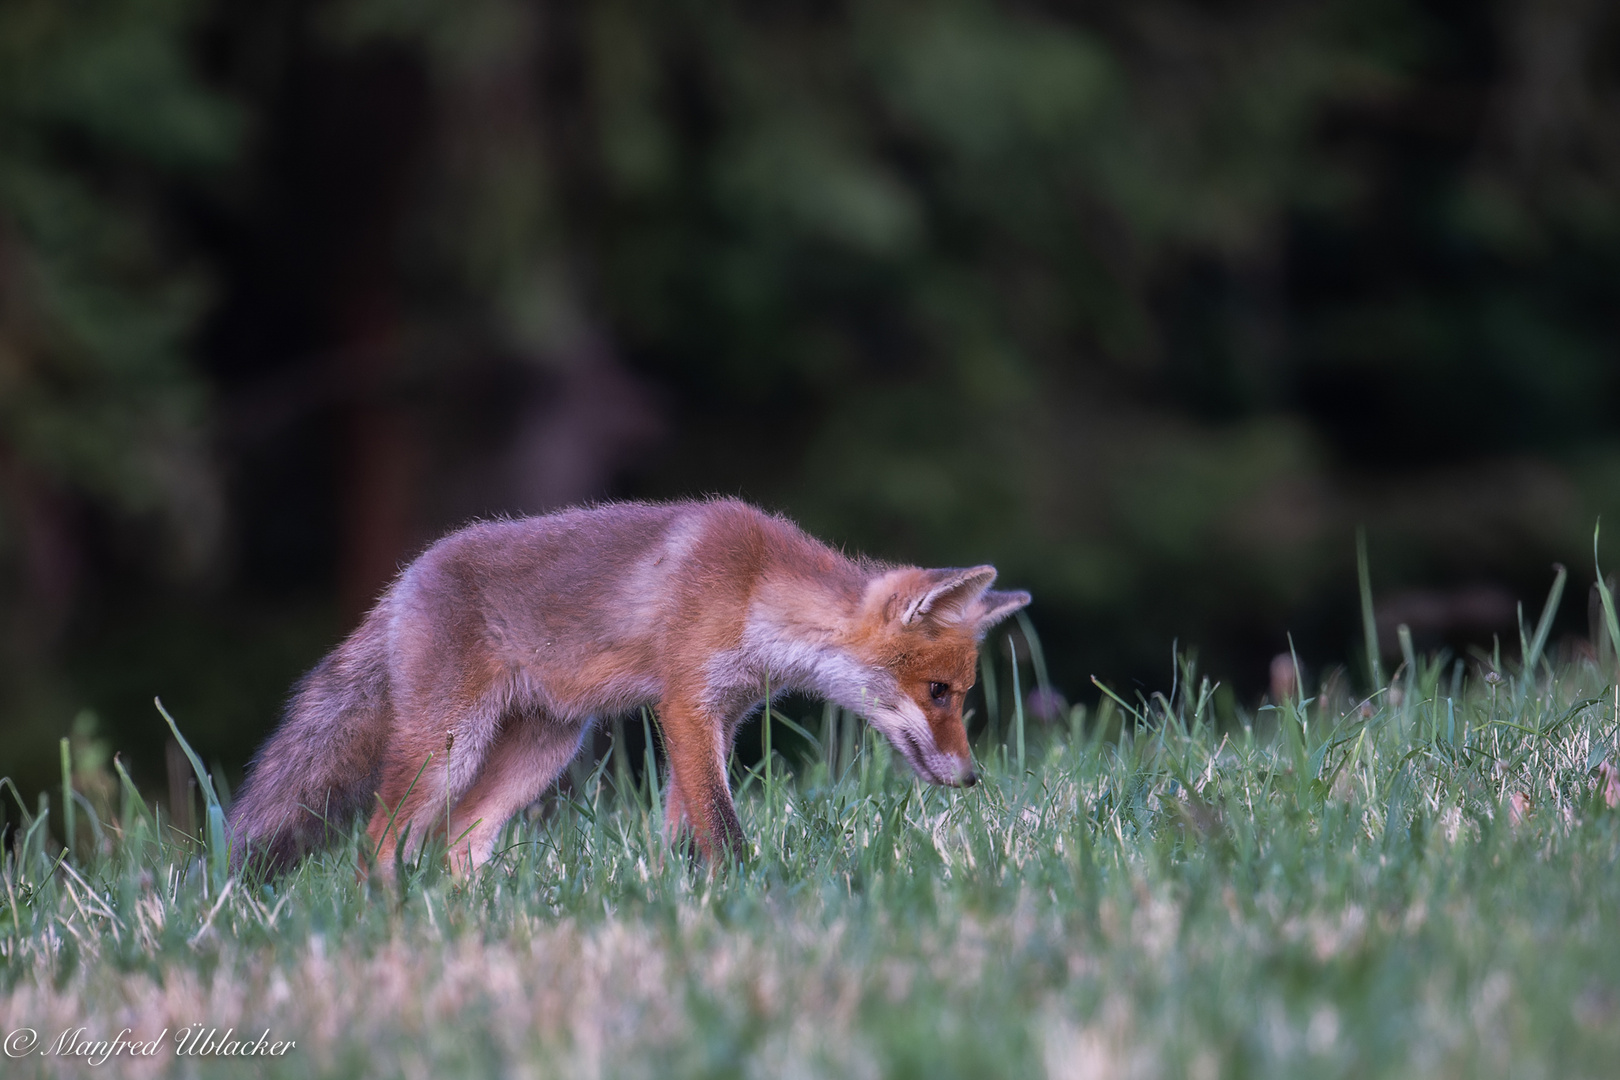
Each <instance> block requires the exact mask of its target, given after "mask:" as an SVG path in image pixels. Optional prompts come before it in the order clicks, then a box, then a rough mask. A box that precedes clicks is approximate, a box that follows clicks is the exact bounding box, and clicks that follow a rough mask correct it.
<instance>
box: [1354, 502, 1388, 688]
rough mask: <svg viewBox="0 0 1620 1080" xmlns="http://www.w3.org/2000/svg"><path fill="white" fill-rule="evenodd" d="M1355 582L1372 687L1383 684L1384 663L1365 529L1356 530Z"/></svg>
mask: <svg viewBox="0 0 1620 1080" xmlns="http://www.w3.org/2000/svg"><path fill="white" fill-rule="evenodd" d="M1356 583H1357V585H1358V586H1359V587H1360V590H1361V632H1362V635H1363V637H1364V639H1365V645H1366V649H1367V674H1368V675H1369V676H1370V677H1371V678H1372V684H1373V689H1374V690H1376V689H1378V688H1379V687H1381V686H1383V685H1384V665H1383V663H1382V661H1381V660H1380V659H1379V653H1378V622H1377V620H1376V619H1375V618H1374V616H1373V598H1372V573H1371V571H1370V570H1369V569H1368V566H1367V530H1366V529H1364V528H1359V529H1357V530H1356Z"/></svg>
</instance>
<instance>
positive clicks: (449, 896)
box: [0, 634, 1620, 1078]
mask: <svg viewBox="0 0 1620 1080" xmlns="http://www.w3.org/2000/svg"><path fill="white" fill-rule="evenodd" d="M1542 640H1545V635H1544V634H1543V635H1541V636H1540V637H1539V638H1538V643H1533V644H1534V649H1533V652H1532V653H1531V655H1532V656H1533V657H1534V656H1535V655H1536V654H1539V653H1540V652H1541V651H1542V650H1541V646H1540V644H1539V641H1542ZM1413 659H1414V662H1412V663H1409V664H1407V665H1403V667H1402V669H1401V670H1400V671H1399V672H1397V673H1396V674H1395V675H1394V676H1393V677H1391V679H1390V680H1389V681H1388V685H1386V686H1385V687H1384V688H1383V689H1382V690H1380V691H1379V692H1378V693H1376V694H1374V695H1373V696H1372V697H1371V698H1370V699H1367V700H1365V701H1361V700H1357V699H1355V698H1353V697H1351V696H1349V695H1347V694H1346V693H1344V692H1343V691H1342V690H1335V689H1334V686H1335V685H1340V686H1342V681H1341V680H1330V683H1329V685H1328V687H1327V688H1326V689H1325V690H1324V692H1323V693H1321V694H1318V695H1317V696H1316V697H1314V698H1309V699H1301V700H1293V701H1288V702H1284V703H1283V704H1282V705H1281V706H1280V707H1278V708H1275V709H1269V708H1268V709H1263V710H1261V711H1260V712H1258V713H1255V714H1253V715H1252V716H1250V715H1240V716H1239V717H1238V718H1237V720H1236V722H1235V723H1229V724H1226V725H1224V729H1222V726H1221V725H1216V724H1215V723H1214V722H1213V719H1212V717H1211V708H1210V701H1211V695H1210V692H1209V689H1210V688H1209V684H1208V683H1207V682H1206V681H1203V680H1200V679H1198V678H1196V676H1195V675H1194V673H1193V672H1192V671H1190V670H1188V669H1187V668H1186V667H1183V669H1182V671H1181V672H1179V673H1178V675H1177V678H1176V680H1175V684H1174V685H1173V686H1172V687H1171V688H1170V689H1168V690H1167V691H1166V693H1165V694H1163V695H1158V694H1155V695H1153V696H1152V697H1150V698H1148V699H1145V700H1138V701H1137V702H1135V703H1133V704H1129V705H1127V704H1126V703H1125V702H1119V703H1118V704H1116V702H1115V701H1114V700H1113V699H1111V698H1104V699H1103V706H1102V708H1100V709H1097V710H1094V711H1093V712H1092V713H1090V714H1089V715H1088V714H1086V713H1084V712H1082V711H1079V710H1077V711H1075V712H1074V713H1073V714H1072V715H1071V716H1070V717H1069V719H1068V720H1067V721H1060V722H1058V723H1057V724H1054V725H1036V724H1034V723H1033V721H1026V719H1025V718H1023V717H1022V716H1021V714H1019V715H1012V716H1007V717H1005V718H1003V719H1004V721H1005V727H1006V730H1007V734H1006V736H1005V738H1003V739H999V740H995V741H994V743H993V745H992V744H991V743H990V742H986V744H985V745H983V746H981V758H982V764H983V766H984V775H985V782H983V783H981V784H980V785H979V786H978V787H976V788H973V789H970V790H966V791H945V790H940V789H933V788H926V787H923V786H921V785H919V784H918V783H916V782H914V781H913V780H911V779H910V778H908V777H907V776H905V775H903V770H902V769H901V768H900V767H899V765H898V763H897V762H896V763H894V764H893V765H891V762H890V758H889V755H888V752H887V749H886V747H884V746H883V745H882V744H881V743H879V742H878V741H877V740H876V739H875V738H874V737H873V736H872V735H871V734H869V733H867V732H866V731H865V730H864V729H861V728H859V727H857V726H856V725H855V724H854V723H853V721H852V719H851V718H849V717H842V716H838V715H836V714H831V713H829V714H827V715H825V716H823V717H821V718H813V719H812V720H810V721H807V722H805V723H803V724H801V725H800V726H802V727H805V728H807V729H808V730H806V731H805V732H803V733H802V734H798V733H795V734H792V735H791V736H790V735H789V725H790V722H789V721H786V720H784V719H782V718H780V717H778V718H776V719H775V720H774V721H773V725H772V730H773V732H774V733H775V735H776V738H777V740H778V743H777V745H778V746H782V745H787V743H786V742H785V740H791V751H792V752H791V753H790V754H788V755H783V754H781V753H776V754H774V755H773V756H772V757H769V758H767V761H769V762H770V763H771V767H770V769H769V770H768V772H767V770H764V769H759V770H755V771H752V772H750V773H748V774H746V775H744V776H742V777H740V778H739V784H738V786H739V799H738V802H739V807H740V810H741V813H742V817H743V821H744V824H745V826H746V827H747V829H748V830H749V835H750V837H751V838H752V840H753V842H754V845H755V850H754V853H753V855H752V857H751V859H749V860H748V861H747V862H746V863H745V864H742V865H740V866H737V867H734V868H732V869H731V870H730V871H727V872H723V873H720V874H718V875H714V876H710V875H707V874H705V873H704V872H702V871H701V870H699V869H696V868H694V867H693V866H692V865H691V863H690V862H689V860H687V859H686V858H685V857H683V856H682V855H681V854H680V853H678V852H676V851H672V850H671V849H670V848H668V847H667V846H666V845H665V844H664V843H663V842H662V840H661V839H660V829H661V821H660V819H659V813H658V809H657V800H656V799H655V798H653V795H654V794H655V787H656V784H657V782H658V777H657V776H656V768H654V769H653V770H651V771H648V770H638V771H637V772H636V773H632V772H630V771H628V770H626V769H624V768H622V765H623V764H624V763H623V762H614V761H613V760H612V759H611V757H610V758H609V759H608V760H607V761H606V762H604V763H603V765H602V766H601V767H600V768H597V769H596V770H595V771H594V772H592V773H584V772H581V773H580V774H578V775H577V776H576V779H575V782H574V783H573V784H572V785H571V786H570V794H569V796H568V797H567V798H554V799H553V800H552V801H551V802H550V803H549V804H548V805H547V806H546V807H545V808H543V812H540V811H537V812H533V813H531V816H530V818H529V819H528V820H526V821H521V822H518V823H516V824H514V825H513V826H512V827H511V830H510V834H509V843H510V846H509V847H508V848H507V849H506V851H505V854H504V855H503V856H502V857H501V858H500V859H499V860H498V863H497V864H496V865H495V866H494V867H493V868H492V869H490V870H488V871H487V872H484V873H481V874H479V875H478V876H476V877H475V878H474V879H472V880H470V881H458V880H455V879H452V878H450V877H448V876H447V875H445V874H443V873H441V872H440V871H439V869H438V867H439V866H440V865H441V864H442V858H441V859H435V858H433V857H431V855H430V856H429V857H425V858H424V859H423V860H422V861H421V862H420V863H419V864H418V865H416V866H414V867H407V868H406V873H405V874H404V875H403V877H402V878H401V879H400V882H399V884H398V885H392V886H390V885H383V884H381V883H379V882H376V881H373V880H369V879H363V878H362V877H361V876H360V875H357V873H356V868H357V866H358V865H359V864H360V863H361V862H362V861H363V860H362V857H361V852H360V847H359V844H360V841H358V840H356V839H352V838H351V839H350V840H349V841H348V842H347V843H343V844H339V845H337V846H336V847H335V848H334V849H333V850H332V851H330V852H328V853H327V854H325V855H324V856H321V857H319V858H316V859H313V860H310V861H308V862H306V863H305V864H304V865H303V867H302V869H301V870H299V871H298V872H297V873H296V874H295V875H294V876H292V877H290V878H287V879H285V880H283V881H281V882H279V883H278V884H277V885H276V886H275V888H274V889H271V888H267V887H258V886H254V885H251V884H248V883H244V882H243V881H240V880H235V881H233V880H230V879H228V878H226V877H225V876H224V875H223V873H222V868H221V867H219V866H218V864H217V863H215V864H212V865H210V864H209V862H208V861H207V860H206V858H205V859H203V860H201V861H199V860H197V859H193V858H188V856H189V855H190V854H192V853H193V852H195V851H197V850H199V848H197V847H188V846H187V845H185V844H183V843H179V842H169V841H166V840H162V839H160V836H159V831H158V830H159V828H160V826H159V825H156V824H154V822H153V821H152V818H151V812H150V811H149V810H147V809H146V808H145V807H144V806H143V805H142V804H140V803H139V802H138V801H137V799H136V798H135V797H134V795H133V791H132V790H131V789H128V788H125V789H124V791H123V796H122V800H121V801H122V804H123V805H122V809H121V812H120V813H118V814H117V815H116V816H114V815H110V814H109V815H108V817H109V820H106V821H101V820H97V821H95V822H94V823H89V824H87V821H88V807H89V806H90V805H91V804H90V802H89V801H85V802H84V803H83V804H81V805H79V806H78V807H77V809H76V814H77V816H78V818H79V820H78V823H77V826H76V828H77V830H78V832H79V834H80V835H81V836H83V837H84V838H85V842H84V843H83V844H82V845H81V850H80V851H79V852H78V853H77V855H76V856H75V857H73V858H70V859H59V858H58V857H57V856H58V854H59V848H58V850H57V851H53V850H52V847H53V845H52V844H51V843H50V842H48V841H47V840H46V835H47V833H46V828H45V820H44V818H43V817H41V816H40V815H39V810H40V809H41V808H40V807H36V808H34V810H33V814H34V816H33V817H32V818H31V819H29V821H28V822H27V823H26V824H25V827H24V828H23V829H22V830H19V831H18V835H17V842H16V843H15V844H14V849H13V850H12V851H11V852H9V853H8V854H7V856H6V862H5V884H4V889H3V895H0V956H3V967H0V971H3V980H4V982H3V985H0V1035H4V1036H5V1037H6V1038H7V1042H6V1046H5V1049H6V1051H7V1053H8V1054H11V1055H14V1057H15V1060H7V1061H6V1062H5V1068H4V1070H3V1072H4V1074H5V1075H6V1076H8V1077H9V1076H19V1077H23V1076H31V1075H46V1076H57V1075H83V1074H86V1073H88V1072H91V1071H99V1072H101V1073H113V1074H119V1075H123V1074H129V1075H182V1076H185V1075H216V1074H219V1073H222V1072H223V1073H235V1072H240V1073H243V1074H247V1073H252V1074H254V1075H260V1074H264V1075H292V1076H306V1075H328V1076H348V1075H359V1074H379V1075H403V1076H411V1077H415V1076H421V1077H429V1076H443V1075H460V1074H470V1075H510V1076H535V1077H547V1076H615V1077H617V1076H633V1077H634V1076H646V1077H660V1078H662V1077H683V1076H694V1077H696V1076H704V1077H708V1076H758V1077H778V1076H855V1077H879V1076H896V1077H919V1078H922V1077H928V1078H938V1077H956V1076H960V1077H986V1076H1040V1075H1049V1076H1054V1077H1127V1076H1129V1077H1150V1076H1166V1077H1170V1076H1188V1077H1197V1078H1214V1077H1239V1076H1244V1077H1246V1076H1311V1077H1332V1076H1356V1077H1362V1076H1424V1077H1431V1076H1456V1077H1476V1076H1525V1077H1534V1076H1547V1077H1575V1076H1612V1075H1615V1074H1616V1073H1617V1072H1620V865H1617V857H1620V810H1617V809H1616V808H1615V805H1614V804H1615V802H1616V801H1617V800H1620V774H1617V773H1616V772H1615V771H1614V769H1613V763H1614V762H1616V760H1617V758H1616V754H1615V750H1616V739H1617V728H1616V707H1617V704H1620V696H1617V691H1616V690H1615V689H1614V686H1613V679H1612V678H1611V675H1610V672H1612V663H1611V662H1610V661H1609V660H1608V658H1607V654H1605V656H1604V657H1603V658H1601V659H1600V660H1599V661H1595V662H1594V661H1584V662H1575V663H1562V664H1560V665H1558V666H1557V668H1556V669H1555V668H1554V667H1553V666H1552V665H1549V664H1548V663H1546V662H1545V661H1538V662H1536V663H1533V664H1532V666H1531V670H1530V671H1529V672H1528V673H1520V672H1515V671H1513V670H1511V667H1510V668H1509V669H1503V668H1502V665H1501V664H1500V662H1499V661H1497V662H1495V663H1482V662H1477V661H1471V662H1470V663H1469V664H1467V665H1464V664H1461V663H1453V662H1448V661H1446V660H1444V659H1439V658H1437V659H1435V660H1433V661H1425V660H1422V659H1421V658H1413ZM1600 663H1601V664H1603V665H1604V666H1603V667H1602V668H1600V667H1599V666H1598V665H1599V664H1600ZM1005 680H1006V673H1005V671H1004V672H1003V681H1004V682H1005ZM182 719H183V718H182ZM801 751H802V752H801ZM638 776H639V779H638V778H637V777H638ZM10 795H11V793H10V792H8V793H7V796H8V798H9V797H10ZM113 801H115V802H116V801H118V800H116V799H115V800H113ZM19 802H20V800H15V801H12V804H11V805H10V807H9V808H8V809H9V810H10V812H11V814H12V820H13V822H15V821H16V820H17V813H18V803H19ZM75 802H78V800H75ZM59 804H60V800H58V805H59ZM57 812H59V811H57ZM50 828H52V829H58V830H59V826H57V825H52V826H50ZM200 831H202V832H203V833H205V834H206V832H207V829H206V827H205V828H204V829H202V830H200ZM171 836H172V834H171ZM441 854H442V853H441ZM228 1029H229V1031H230V1034H227V1031H228ZM30 1032H32V1033H35V1034H33V1035H31V1034H30ZM265 1032H268V1037H267V1038H266V1040H265V1041H264V1042H263V1043H259V1041H258V1040H260V1038H261V1035H262V1034H263V1033H265ZM177 1036H180V1037H181V1038H182V1039H184V1041H182V1042H180V1043H178V1044H177V1042H176V1039H177ZM120 1037H122V1038H123V1039H125V1040H130V1041H134V1042H136V1043H137V1047H138V1048H139V1049H142V1050H147V1049H151V1050H156V1053H155V1055H154V1056H150V1057H148V1056H138V1055H136V1054H135V1052H134V1050H132V1049H131V1048H130V1047H128V1046H123V1047H119V1048H118V1050H117V1053H116V1055H112V1056H109V1055H110V1054H111V1051H110V1050H109V1049H108V1048H107V1047H96V1046H94V1045H92V1044H94V1043H96V1042H98V1041H100V1042H108V1041H114V1040H117V1039H118V1038H120ZM36 1038H37V1041H33V1040H35V1039H36ZM289 1041H291V1042H293V1043H295V1044H296V1045H293V1046H287V1045H285V1044H286V1043H287V1042H289ZM211 1042H212V1043H213V1044H214V1045H215V1046H216V1047H219V1046H223V1048H224V1049H226V1050H241V1049H243V1048H244V1045H246V1044H251V1045H253V1046H254V1047H255V1048H256V1050H257V1051H258V1053H259V1054H260V1055H261V1056H257V1057H254V1058H252V1059H251V1060H248V1059H243V1058H239V1057H230V1056H224V1055H221V1054H219V1053H217V1052H216V1053H214V1054H212V1055H210V1054H208V1053H207V1052H206V1051H207V1050H208V1049H209V1047H210V1043H211ZM233 1043H234V1044H235V1045H233ZM276 1043H280V1044H281V1047H280V1053H279V1055H272V1053H271V1052H272V1051H273V1050H275V1049H276V1047H275V1045H274V1044H276ZM140 1044H146V1045H144V1046H141V1045H140ZM16 1055H20V1056H16ZM100 1058H106V1060H105V1061H103V1062H102V1063H101V1064H99V1065H97V1064H95V1062H96V1061H97V1060H98V1059H100Z"/></svg>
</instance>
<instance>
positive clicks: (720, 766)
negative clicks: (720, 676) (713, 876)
mask: <svg viewBox="0 0 1620 1080" xmlns="http://www.w3.org/2000/svg"><path fill="white" fill-rule="evenodd" d="M658 719H659V723H660V725H661V726H662V727H663V730H664V749H665V752H666V754H667V755H668V757H669V770H670V785H669V801H668V803H667V804H666V807H665V826H666V828H667V829H668V830H669V833H670V835H671V836H672V837H673V836H674V835H676V834H678V833H679V831H680V829H681V822H682V819H684V820H685V821H686V823H687V824H689V825H690V826H691V829H692V837H693V839H695V840H696V841H697V845H698V850H699V851H700V852H702V853H703V857H704V859H706V860H707V861H708V862H709V863H710V864H711V865H717V864H719V863H722V862H727V861H729V860H731V859H732V858H735V857H736V856H738V855H740V854H742V853H743V851H744V850H745V848H744V844H745V840H746V838H745V837H744V836H743V831H742V823H741V822H740V821H738V820H737V807H736V805H735V804H733V803H732V801H731V788H730V787H729V786H728V784H727V783H726V743H727V739H726V730H727V725H726V724H725V722H724V720H723V719H721V718H720V717H719V716H717V715H715V714H714V713H713V712H712V711H710V710H708V709H705V708H703V707H702V706H699V705H697V704H695V703H693V702H690V701H687V700H683V699H682V698H680V697H670V698H666V699H665V700H664V701H663V702H662V703H660V704H659V706H658Z"/></svg>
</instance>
